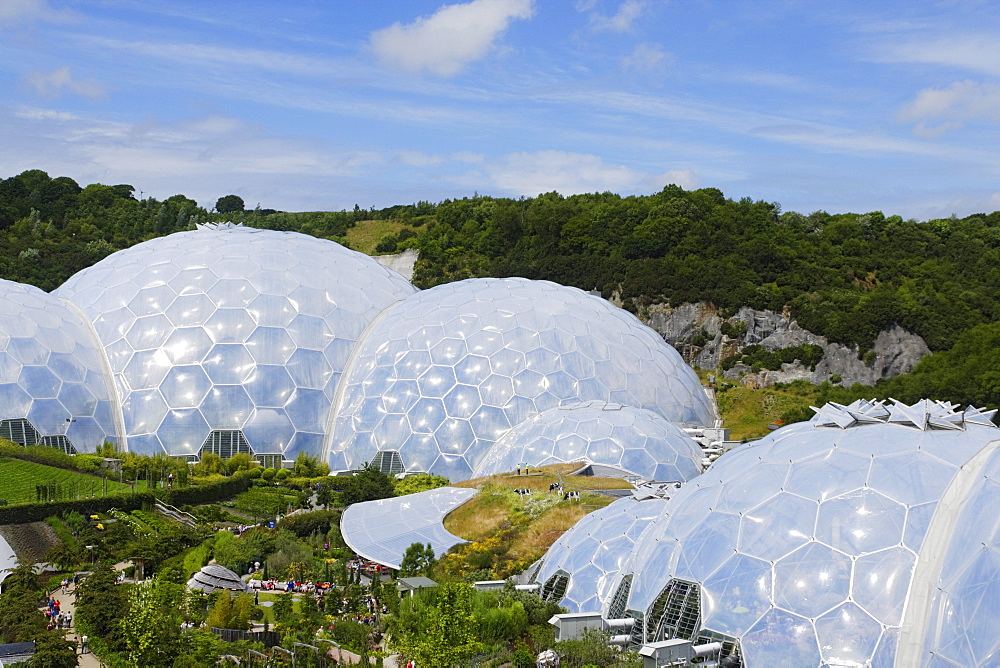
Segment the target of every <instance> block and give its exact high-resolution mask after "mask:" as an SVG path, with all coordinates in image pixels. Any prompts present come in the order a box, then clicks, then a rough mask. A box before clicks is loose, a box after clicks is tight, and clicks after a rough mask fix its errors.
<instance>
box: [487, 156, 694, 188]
mask: <svg viewBox="0 0 1000 668" xmlns="http://www.w3.org/2000/svg"><path fill="white" fill-rule="evenodd" d="M485 169H486V172H487V173H488V175H489V178H490V180H491V181H492V182H493V183H494V184H495V185H496V187H497V188H500V189H502V190H504V191H506V192H511V193H515V194H517V195H524V196H528V197H531V196H534V195H537V194H538V193H542V192H550V191H553V190H555V191H557V192H559V193H560V194H562V195H572V194H578V193H590V192H604V191H606V190H610V191H612V192H617V193H647V192H653V191H657V190H660V189H661V188H663V186H665V185H667V184H668V183H676V184H677V185H679V186H681V187H683V188H692V187H695V186H697V183H698V180H697V178H696V177H695V175H694V173H693V172H691V171H690V170H673V171H668V172H664V173H662V174H650V173H648V172H642V171H639V170H636V169H632V168H631V167H626V166H625V165H616V164H612V163H608V162H605V161H604V159H603V158H601V157H600V156H597V155H592V154H586V153H573V152H567V151H538V152H535V153H511V154H509V155H506V156H504V157H503V158H502V159H501V160H500V161H499V162H498V163H496V164H492V165H488V166H486V168H485Z"/></svg>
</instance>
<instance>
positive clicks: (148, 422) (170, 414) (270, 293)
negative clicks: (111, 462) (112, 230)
mask: <svg viewBox="0 0 1000 668" xmlns="http://www.w3.org/2000/svg"><path fill="white" fill-rule="evenodd" d="M414 292H415V288H414V287H413V286H411V285H410V284H409V283H408V282H407V281H405V280H404V279H403V278H402V277H401V276H399V275H398V274H396V273H395V272H392V271H390V270H388V269H385V268H384V267H382V266H381V265H379V264H378V263H377V262H375V261H374V260H372V259H371V258H369V257H367V256H365V255H362V254H361V253H356V252H354V251H350V250H347V249H346V248H344V247H343V246H340V245H339V244H336V243H333V242H332V241H326V240H323V239H316V238H314V237H310V236H306V235H303V234H297V233H291V232H274V231H270V230H257V229H252V228H246V227H241V226H224V225H223V226H212V227H207V226H203V227H202V228H199V229H198V230H196V231H192V232H179V233H176V234H171V235H168V236H165V237H160V238H157V239H153V240H151V241H147V242H145V243H141V244H138V245H136V246H133V247H132V248H128V249H126V250H123V251H119V252H117V253H114V254H113V255H111V256H109V257H107V258H105V259H104V260H102V261H101V262H98V263H97V264H96V265H94V266H92V267H89V268H87V269H84V270H83V271H80V272H78V273H77V274H75V275H74V276H73V277H72V278H70V279H69V280H68V281H67V282H66V283H65V284H64V285H62V286H61V287H60V288H58V289H57V290H56V291H55V293H54V294H55V295H57V296H59V297H62V298H64V299H68V300H70V301H72V302H73V303H75V304H76V305H77V306H79V307H80V309H81V310H82V311H83V312H84V313H85V314H86V315H87V317H89V318H90V320H91V321H92V322H93V324H94V329H95V331H96V332H97V335H98V337H99V338H100V341H101V344H102V345H103V347H104V350H105V352H106V354H107V358H108V361H109V364H110V368H111V372H112V373H113V374H114V381H115V386H116V388H117V391H118V395H119V399H120V401H121V410H122V414H123V421H124V429H125V433H124V437H125V442H126V444H127V447H128V449H129V450H131V451H134V452H141V453H144V454H153V453H156V452H166V453H167V454H170V455H196V454H198V453H199V452H200V451H201V449H202V448H203V446H204V447H208V448H209V449H212V450H213V451H216V452H218V453H219V454H222V455H223V456H229V455H230V454H232V452H235V451H239V450H243V451H245V450H246V449H247V448H249V449H250V450H252V451H253V452H254V453H256V454H274V455H282V456H284V457H285V458H288V459H294V457H295V455H296V454H297V453H298V452H300V451H305V452H310V453H313V454H318V453H319V451H320V449H321V447H322V442H323V436H324V434H325V431H326V421H327V418H328V415H329V412H330V406H331V403H332V400H333V395H334V391H335V389H336V387H337V381H338V380H339V378H340V373H341V371H342V370H343V369H344V367H345V366H346V364H347V360H348V358H349V357H350V355H351V351H352V349H353V348H354V344H355V343H356V342H357V340H358V338H359V337H360V336H361V333H362V332H363V331H364V330H365V327H367V326H368V323H369V322H371V321H372V320H373V319H374V318H375V316H376V315H378V313H379V312H380V311H381V310H382V309H384V308H385V307H387V306H389V305H390V304H392V303H393V302H395V301H397V300H400V299H404V298H406V297H408V296H409V295H411V294H413V293H414Z"/></svg>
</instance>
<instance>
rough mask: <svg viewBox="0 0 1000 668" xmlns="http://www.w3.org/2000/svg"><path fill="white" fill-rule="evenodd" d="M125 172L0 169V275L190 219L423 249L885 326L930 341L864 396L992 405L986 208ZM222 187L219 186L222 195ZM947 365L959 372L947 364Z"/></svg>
mask: <svg viewBox="0 0 1000 668" xmlns="http://www.w3.org/2000/svg"><path fill="white" fill-rule="evenodd" d="M135 191H136V188H135V187H134V186H132V185H129V184H118V185H110V186H109V185H102V184H91V185H88V186H86V187H81V186H80V185H79V184H77V183H76V182H75V181H74V180H73V179H71V178H68V177H57V178H52V177H50V176H49V175H48V174H46V173H45V172H43V171H41V170H29V171H27V172H23V173H21V174H18V175H16V176H11V177H9V178H6V179H4V180H2V181H0V248H3V249H4V251H3V252H2V253H0V277H2V278H6V279H9V280H14V281H20V282H25V283H31V284H34V285H37V286H39V287H41V288H43V289H45V290H52V289H54V288H55V287H57V286H58V285H60V284H62V283H63V282H64V281H65V280H66V279H67V278H69V277H70V276H71V275H72V274H74V273H75V272H77V271H79V270H80V269H83V268H85V267H87V266H89V265H91V264H93V263H95V262H97V261H99V260H101V259H102V258H104V257H106V256H107V255H109V254H111V253H113V252H115V251H116V250H119V249H122V248H127V247H129V246H132V245H134V244H136V243H139V242H142V241H145V240H147V239H151V238H154V237H158V236H162V235H165V234H169V233H171V232H175V231H179V230H186V229H192V228H193V226H194V224H195V223H198V222H205V221H210V220H215V221H221V220H232V221H235V222H241V223H243V224H245V225H248V226H252V227H259V228H267V229H276V230H294V231H298V232H302V233H305V234H311V235H314V236H317V237H323V238H327V239H332V240H335V241H338V242H340V243H345V244H347V245H349V246H351V247H354V248H357V249H359V250H363V251H365V252H369V253H372V252H376V253H388V252H396V251H399V250H402V249H406V248H416V249H418V250H419V251H420V259H419V261H418V262H417V265H416V268H415V276H414V282H415V283H416V284H417V285H418V286H419V287H422V288H426V287H430V286H433V285H437V284H439V283H444V282H448V281H453V280H459V279H463V278H468V277H473V276H501V277H502V276H524V277H527V278H533V279H548V280H553V281H556V282H559V283H563V284H566V285H574V286H577V287H580V288H583V289H587V290H590V289H595V288H596V289H599V290H601V291H602V292H603V294H604V295H605V296H606V297H610V296H612V295H616V296H618V297H620V298H621V299H622V300H623V303H624V306H625V308H627V309H629V310H631V311H633V312H635V313H637V314H640V315H642V314H643V312H644V310H645V309H646V308H647V307H648V306H650V305H652V304H659V303H669V304H674V305H677V304H681V303H685V302H697V301H707V302H712V303H713V304H715V305H716V306H717V307H719V309H720V310H721V313H722V314H723V315H725V314H732V313H735V312H736V309H738V308H739V307H741V306H750V307H753V308H757V309H769V310H772V311H777V312H786V313H788V314H790V315H791V316H792V317H794V318H795V319H796V320H797V321H798V323H799V324H800V325H802V326H803V327H805V328H806V329H808V330H809V331H811V332H814V333H816V334H821V335H823V336H825V337H827V338H828V339H829V340H830V341H834V342H840V343H844V344H847V345H850V346H856V347H857V349H858V354H859V356H860V357H862V358H864V355H865V353H866V352H868V350H869V349H870V347H871V345H872V343H873V341H874V340H875V337H876V336H877V335H878V333H879V332H880V331H883V330H885V329H886V328H888V327H891V326H892V325H899V326H902V327H903V328H905V329H907V330H909V331H911V332H914V333H916V334H918V335H920V336H921V337H923V338H924V340H925V341H926V342H927V344H928V345H929V346H930V348H931V349H932V350H933V351H935V354H934V355H931V356H928V357H927V358H925V359H924V361H923V362H922V363H921V364H920V365H919V366H918V367H917V368H916V369H915V370H914V372H913V373H911V374H908V375H907V376H905V377H900V378H896V379H892V380H891V381H889V382H888V383H886V384H884V385H883V384H880V385H879V386H878V387H876V388H874V389H864V388H862V389H859V390H856V391H854V393H855V394H857V393H858V392H860V393H861V395H867V396H880V397H882V396H890V395H891V396H897V397H899V398H901V399H906V400H916V399H918V398H920V397H921V396H934V397H936V398H940V399H947V400H952V401H956V402H960V403H974V404H977V405H983V406H989V407H996V406H1000V386H998V384H997V383H996V382H995V380H994V379H995V377H996V376H997V375H998V374H1000V353H997V352H996V350H997V348H996V347H995V346H988V345H983V344H982V341H996V340H997V339H1000V324H996V323H997V321H998V319H1000V318H998V316H1000V291H998V290H997V285H1000V211H997V212H993V213H988V214H987V213H982V214H974V215H971V216H967V217H965V218H961V219H959V218H955V217H952V218H944V219H938V220H930V221H926V222H919V221H916V220H904V219H903V218H901V217H900V216H897V215H891V214H889V215H886V214H884V213H883V212H881V211H871V212H867V213H833V214H831V213H827V212H825V211H814V212H812V213H800V212H794V211H782V210H781V206H780V205H779V204H777V203H774V202H764V201H754V200H752V199H750V198H744V199H741V200H738V201H737V200H733V199H728V198H726V197H725V195H724V194H723V193H722V192H720V191H719V190H717V189H715V188H702V189H699V190H694V191H686V190H684V189H683V188H680V187H678V186H674V185H670V186H667V187H666V188H664V189H663V190H662V191H660V192H658V193H654V194H651V195H647V196H630V197H622V196H620V195H616V194H614V193H607V192H606V193H593V194H584V195H573V196H570V197H563V196H561V195H559V194H558V193H554V192H553V193H546V194H544V195H540V196H538V197H534V198H521V199H510V198H494V197H483V196H475V197H471V198H463V199H459V200H445V201H443V202H440V203H437V204H433V203H430V202H417V203H415V204H412V205H398V206H393V207H388V208H385V209H381V210H375V209H370V210H363V209H361V208H360V207H358V206H355V207H354V209H353V210H352V211H339V212H337V211H334V212H300V213H287V212H279V211H273V210H268V209H260V208H258V209H255V210H253V211H241V210H236V211H228V212H227V213H224V214H219V213H212V212H209V211H206V210H205V209H204V208H201V207H199V206H198V205H197V203H196V202H194V201H192V200H190V199H188V198H187V197H185V196H183V195H175V196H173V197H169V198H167V199H166V200H164V201H162V202H161V201H158V200H156V199H152V198H146V199H142V200H137V199H136V198H135ZM220 195H221V193H220ZM956 369H962V370H963V371H962V373H957V372H955V370H956Z"/></svg>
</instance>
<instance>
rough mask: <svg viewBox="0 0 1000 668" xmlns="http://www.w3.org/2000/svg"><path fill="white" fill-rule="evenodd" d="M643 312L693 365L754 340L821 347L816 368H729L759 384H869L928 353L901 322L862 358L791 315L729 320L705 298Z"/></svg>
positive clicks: (712, 363)
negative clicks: (837, 379) (837, 380)
mask: <svg viewBox="0 0 1000 668" xmlns="http://www.w3.org/2000/svg"><path fill="white" fill-rule="evenodd" d="M643 316H644V319H645V321H646V322H647V324H648V325H649V326H650V327H652V328H653V329H655V330H656V331H658V332H659V333H660V334H662V335H663V338H664V339H666V341H667V343H669V344H671V345H672V346H674V347H675V348H676V349H677V350H678V351H679V352H680V353H681V355H682V356H683V357H684V359H685V360H686V361H687V362H688V363H689V364H691V365H693V366H697V367H701V368H703V369H716V368H718V367H719V365H720V363H721V362H722V360H724V359H725V358H727V357H729V356H731V355H734V354H737V353H738V352H739V351H741V350H742V349H743V348H745V347H746V346H749V345H753V344H758V345H760V346H761V347H763V348H764V349H765V350H778V349H780V348H790V347H794V346H799V345H802V344H814V345H818V346H821V347H822V348H823V359H822V360H821V361H820V362H819V364H817V365H816V368H815V370H810V369H809V368H808V367H806V366H803V365H802V364H799V363H794V364H783V365H782V368H781V369H780V370H777V371H768V370H763V371H758V372H753V370H752V369H750V368H749V367H747V366H745V365H743V364H737V365H736V366H734V367H733V368H732V369H729V370H728V371H726V372H725V377H726V378H729V379H733V380H737V379H738V380H741V382H743V383H744V384H747V385H751V386H756V387H767V386H770V385H773V384H775V383H779V382H780V383H787V382H790V381H793V380H796V379H799V378H801V379H804V380H807V381H809V382H811V383H822V382H823V381H825V380H829V379H830V378H831V376H840V378H841V382H842V383H844V384H845V385H852V384H854V383H862V384H865V385H871V384H873V383H874V382H875V381H876V380H879V379H880V378H889V377H891V376H897V375H899V374H902V373H907V372H908V371H910V370H911V369H912V368H913V367H914V365H915V364H916V363H917V362H919V361H920V358H922V357H923V356H924V355H927V354H929V353H930V349H928V347H927V344H926V343H924V340H923V339H922V338H920V337H919V336H917V335H916V334H912V333H910V332H907V331H906V330H904V329H902V328H901V327H898V326H894V327H893V328H892V329H889V330H886V331H883V332H882V333H881V334H879V336H878V338H877V339H876V340H875V346H874V348H873V351H872V353H873V354H871V353H870V354H868V355H867V356H866V359H865V360H864V361H863V360H861V359H859V358H858V351H857V349H855V348H849V347H847V346H845V345H843V344H839V343H830V342H829V341H827V340H826V338H825V337H823V336H818V335H816V334H813V333H812V332H809V331H806V330H804V329H802V327H800V326H799V325H798V323H796V322H795V321H794V320H792V319H791V318H790V317H789V315H788V314H787V313H774V312H773V311H755V310H753V309H751V308H748V307H743V308H741V309H740V310H739V311H738V312H737V313H736V314H735V315H734V316H732V317H730V318H728V319H726V318H723V317H722V316H721V315H719V312H718V310H717V309H716V308H715V307H714V306H713V305H711V304H707V303H703V302H702V303H697V304H683V305H681V306H678V307H676V308H671V307H669V306H666V305H663V304H659V305H654V306H651V307H649V308H648V309H647V311H646V313H644V314H643ZM741 323H742V324H741ZM744 328H745V329H744ZM723 331H726V332H728V334H724V333H723ZM866 362H867V363H866Z"/></svg>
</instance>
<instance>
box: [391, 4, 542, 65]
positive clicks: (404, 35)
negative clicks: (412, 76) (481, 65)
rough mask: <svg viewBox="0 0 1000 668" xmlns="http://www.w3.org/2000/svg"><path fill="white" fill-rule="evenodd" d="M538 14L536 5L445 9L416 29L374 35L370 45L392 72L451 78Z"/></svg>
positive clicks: (397, 26)
mask: <svg viewBox="0 0 1000 668" xmlns="http://www.w3.org/2000/svg"><path fill="white" fill-rule="evenodd" d="M533 14H534V0H473V1H472V2H468V3H464V4H455V5H445V6H443V7H441V8H440V9H439V10H437V12H435V13H434V14H432V15H430V16H424V17H420V18H418V19H417V20H416V21H414V22H413V23H410V24H407V25H403V24H401V23H394V24H392V25H391V26H389V27H388V28H383V29H382V30H378V31H376V32H374V33H372V35H371V45H372V48H373V49H374V51H375V54H376V55H377V56H378V58H379V60H381V61H382V62H383V63H384V64H385V65H387V66H389V67H393V68H398V69H403V70H407V71H410V72H420V71H423V70H427V71H429V72H433V73H435V74H439V75H441V76H445V77H448V76H453V75H455V74H458V72H460V71H461V70H462V69H463V68H464V67H465V66H466V65H468V64H469V63H471V62H474V61H476V60H480V59H481V58H483V57H484V56H485V55H486V54H487V53H488V52H489V50H490V49H491V47H492V46H493V43H494V42H495V41H496V39H497V38H498V37H499V36H500V35H501V34H502V33H503V32H504V31H505V30H506V29H507V27H508V26H509V25H510V23H511V22H512V21H514V20H516V19H527V18H530V17H531V16H532V15H533Z"/></svg>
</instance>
